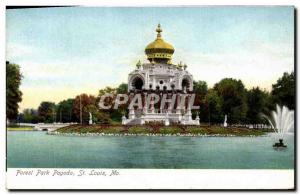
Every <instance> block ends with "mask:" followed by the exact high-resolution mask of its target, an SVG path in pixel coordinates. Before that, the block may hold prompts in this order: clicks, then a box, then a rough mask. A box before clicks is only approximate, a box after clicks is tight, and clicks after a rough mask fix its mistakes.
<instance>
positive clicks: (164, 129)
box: [159, 126, 181, 134]
mask: <svg viewBox="0 0 300 195" xmlns="http://www.w3.org/2000/svg"><path fill="white" fill-rule="evenodd" d="M159 132H160V133H161V134H177V133H180V132H181V129H180V128H179V127H176V126H169V127H161V128H160V129H159Z"/></svg>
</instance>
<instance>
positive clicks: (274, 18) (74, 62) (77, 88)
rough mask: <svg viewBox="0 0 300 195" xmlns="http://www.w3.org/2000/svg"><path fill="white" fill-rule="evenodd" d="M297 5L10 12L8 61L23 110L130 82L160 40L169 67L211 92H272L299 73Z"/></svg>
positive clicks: (7, 24)
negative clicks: (236, 86)
mask: <svg viewBox="0 0 300 195" xmlns="http://www.w3.org/2000/svg"><path fill="white" fill-rule="evenodd" d="M293 11H294V8H293V7H287V6H286V7H276V6H271V7H255V6H248V7H240V6H231V7H230V6H225V7H222V6H219V7H213V6H210V7H127V8H126V7H125V8H124V7H123V8H118V7H65V8H38V9H37V8H35V9H16V10H7V11H6V60H8V61H9V62H11V63H16V64H19V65H20V67H21V72H22V74H23V80H22V84H21V91H22V92H23V100H22V102H21V103H20V109H21V110H22V109H25V108H37V107H38V105H39V104H40V103H41V102H42V101H52V102H55V103H58V102H59V101H61V100H64V99H67V98H74V97H75V96H76V95H78V94H81V93H88V94H92V95H97V93H98V90H99V89H101V88H104V87H105V86H112V87H116V86H118V85H119V84H120V83H122V82H125V83H126V82H127V76H128V73H129V72H131V71H132V70H133V69H134V68H135V65H136V63H137V61H138V60H141V61H144V62H146V61H147V60H146V55H145V53H144V49H145V47H146V46H147V44H149V43H150V42H152V41H154V40H155V38H156V32H155V29H156V27H157V24H158V23H160V24H161V27H162V29H163V32H162V37H163V39H164V40H165V41H167V42H168V43H171V44H172V45H173V46H174V48H175V53H174V55H173V59H172V62H173V63H175V64H177V63H179V62H180V61H182V62H184V63H186V64H187V65H188V68H187V70H188V71H189V72H190V73H192V74H193V76H194V80H204V81H206V82H207V84H208V86H209V87H212V86H213V85H214V84H215V83H217V82H219V81H220V80H221V79H223V78H235V79H241V80H242V81H243V83H244V85H245V86H246V88H248V89H251V88H252V87H256V86H259V87H260V88H262V89H265V90H268V91H269V90H271V87H272V84H274V83H275V82H276V81H277V79H278V78H279V77H281V76H282V75H283V73H284V72H291V71H293V70H294V17H293V16H294V12H293Z"/></svg>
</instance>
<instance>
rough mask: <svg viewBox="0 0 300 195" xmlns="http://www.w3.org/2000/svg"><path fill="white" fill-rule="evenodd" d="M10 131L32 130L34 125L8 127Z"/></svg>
mask: <svg viewBox="0 0 300 195" xmlns="http://www.w3.org/2000/svg"><path fill="white" fill-rule="evenodd" d="M6 129H7V130H8V131H32V130H33V127H7V128H6Z"/></svg>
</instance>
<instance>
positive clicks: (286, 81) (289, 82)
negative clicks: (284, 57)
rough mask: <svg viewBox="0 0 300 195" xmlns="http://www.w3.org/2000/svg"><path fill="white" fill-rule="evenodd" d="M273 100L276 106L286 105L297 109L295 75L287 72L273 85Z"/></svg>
mask: <svg viewBox="0 0 300 195" xmlns="http://www.w3.org/2000/svg"><path fill="white" fill-rule="evenodd" d="M271 94H272V99H273V102H274V104H280V105H285V106H287V107H288V108H289V109H292V110H294V109H295V74H294V72H291V73H290V74H289V73H287V72H285V73H284V74H283V76H282V77H281V78H279V79H278V80H277V82H276V83H275V84H273V85H272V91H271Z"/></svg>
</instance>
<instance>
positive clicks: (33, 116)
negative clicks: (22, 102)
mask: <svg viewBox="0 0 300 195" xmlns="http://www.w3.org/2000/svg"><path fill="white" fill-rule="evenodd" d="M39 121H40V118H39V116H38V111H37V110H35V109H25V110H23V112H22V113H21V114H20V115H19V122H23V123H38V122H39Z"/></svg>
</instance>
